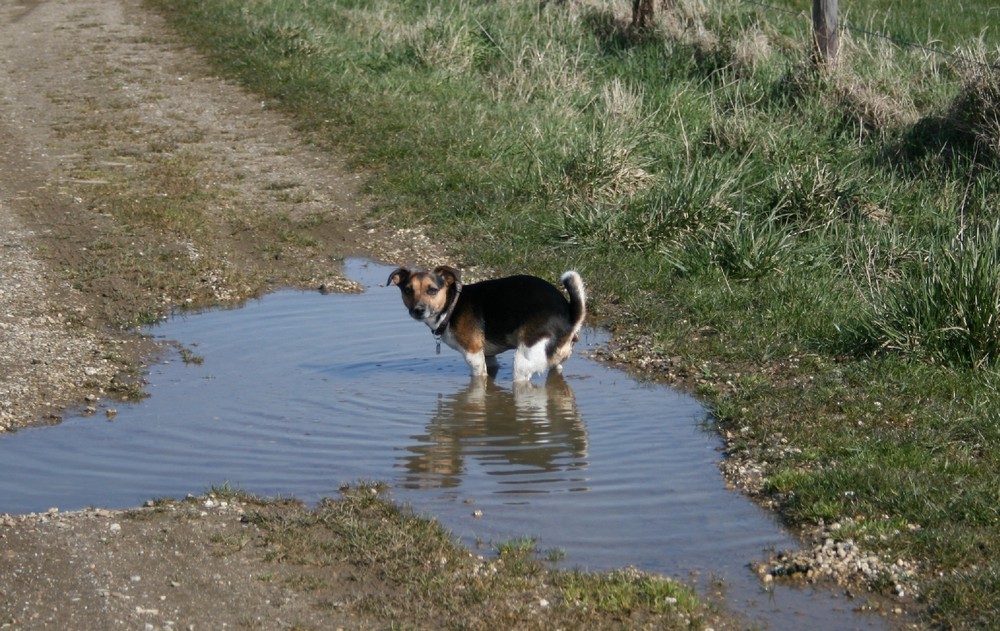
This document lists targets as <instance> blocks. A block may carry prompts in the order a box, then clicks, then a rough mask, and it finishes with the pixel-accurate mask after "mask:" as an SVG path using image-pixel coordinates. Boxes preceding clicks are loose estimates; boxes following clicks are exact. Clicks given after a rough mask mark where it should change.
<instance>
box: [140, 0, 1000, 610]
mask: <svg viewBox="0 0 1000 631" xmlns="http://www.w3.org/2000/svg"><path fill="white" fill-rule="evenodd" d="M150 1H151V3H152V4H153V5H155V6H159V7H161V8H162V9H163V11H164V12H165V13H166V14H167V15H168V16H169V18H170V19H171V20H172V21H173V23H174V24H175V25H176V27H177V28H178V30H179V31H180V32H183V33H185V34H186V35H187V36H189V37H190V38H191V40H192V41H194V42H196V43H197V44H198V45H199V46H201V47H202V48H203V49H204V50H205V51H206V53H207V54H208V55H209V56H210V57H211V58H212V59H213V60H214V61H215V62H217V63H218V65H219V68H220V69H221V71H222V72H225V73H227V74H229V75H231V76H233V77H236V78H238V79H239V80H240V81H242V82H244V83H245V84H246V85H247V86H248V87H249V88H250V89H253V90H257V91H260V92H261V93H264V94H266V95H267V96H269V97H270V98H272V99H275V100H276V101H278V102H280V103H281V104H282V106H283V107H286V108H288V110H289V111H290V112H291V113H292V114H293V115H294V116H295V117H296V120H298V121H299V123H300V125H301V127H302V129H303V131H304V132H307V133H310V134H312V136H313V137H314V138H315V139H316V140H317V141H318V142H320V143H329V145H330V146H339V147H346V148H348V149H349V150H350V151H351V152H353V155H354V156H355V161H356V164H357V166H359V167H365V168H368V169H371V170H373V171H374V172H375V173H376V174H377V175H376V176H375V177H374V178H373V180H372V183H371V187H372V193H373V194H375V195H377V196H378V198H379V199H381V200H382V201H383V204H382V207H381V209H380V213H381V214H382V218H383V219H382V220H383V221H386V222H396V223H399V224H408V223H411V222H418V223H423V224H425V225H429V226H430V227H431V231H432V232H433V234H434V235H435V238H437V239H439V240H442V241H445V242H449V243H453V244H455V252H456V257H457V259H458V261H457V262H458V263H460V264H468V265H482V266H487V267H493V268H498V269H503V270H518V271H521V270H531V271H534V272H536V273H538V274H541V275H544V276H548V277H555V276H556V274H557V273H558V272H560V271H561V270H563V269H566V268H569V267H575V268H576V269H578V270H580V271H581V272H582V273H583V275H584V277H585V278H586V279H587V281H588V285H589V288H590V291H591V293H592V294H593V296H594V300H593V304H594V307H595V311H596V313H597V315H598V317H599V318H601V319H602V320H604V321H605V322H607V323H608V324H609V325H610V326H611V327H613V328H614V329H615V330H616V332H617V333H618V340H619V341H620V342H621V344H622V349H623V351H622V352H623V354H625V355H627V356H631V357H633V358H635V357H638V356H640V355H641V356H643V357H644V358H646V359H647V360H649V361H647V362H646V365H658V366H662V367H663V371H662V374H661V376H664V377H670V378H674V379H676V380H678V381H680V382H682V383H687V384H691V386H692V387H694V388H695V389H696V390H697V392H698V393H699V394H700V395H701V396H703V397H704V398H705V399H706V401H708V402H709V403H710V404H711V405H712V406H713V409H714V410H715V412H716V415H717V417H718V419H719V427H720V430H721V431H722V432H723V433H724V435H725V436H726V437H727V439H728V441H729V446H730V455H731V457H732V459H733V460H734V461H745V462H752V463H756V464H757V465H759V466H760V467H761V468H762V471H763V476H762V478H761V480H760V484H759V485H757V486H754V487H752V488H751V489H750V490H751V492H754V493H759V494H761V496H762V497H766V498H768V499H769V500H770V501H771V502H773V505H774V506H775V507H776V508H777V509H778V510H779V511H780V512H781V514H782V515H783V516H784V517H785V518H786V519H787V520H788V522H789V523H791V524H793V525H797V526H802V527H805V528H810V527H821V528H825V529H827V532H828V533H829V534H830V535H831V536H834V537H837V538H842V539H844V540H848V539H849V540H850V541H852V542H855V543H856V544H858V545H861V546H863V547H865V548H867V549H870V550H873V551H875V552H876V553H877V554H879V555H880V556H882V557H883V558H885V559H887V560H890V561H891V560H893V559H898V558H901V559H906V560H909V561H912V562H913V563H915V564H916V566H917V567H918V569H919V578H918V579H917V581H916V585H915V587H916V588H917V589H918V590H919V595H920V599H921V600H922V602H924V603H925V604H926V605H927V607H926V610H925V613H924V615H925V616H926V620H927V621H929V622H932V623H937V624H941V625H943V626H955V627H966V626H969V627H971V626H976V625H978V624H989V623H990V621H992V620H995V619H997V617H998V615H1000V609H998V608H1000V563H998V561H997V559H998V558H1000V535H998V533H1000V512H998V511H1000V508H998V507H1000V483H998V481H1000V475H998V474H1000V459H998V455H997V454H998V453H1000V449H998V447H1000V396H998V394H997V385H998V377H1000V373H998V370H997V369H998V365H1000V319H998V316H997V313H998V311H1000V289H998V282H1000V281H998V279H1000V260H998V258H997V255H996V253H997V251H998V250H1000V230H998V227H997V226H998V223H997V222H998V220H1000V219H998V216H997V213H996V209H997V207H998V201H1000V199H998V198H1000V177H997V176H998V173H997V166H998V164H1000V124H998V123H997V120H996V112H997V111H998V108H1000V75H998V73H997V72H996V70H995V67H991V66H989V65H988V63H993V62H995V61H996V56H995V55H993V56H990V55H989V54H987V53H986V52H985V51H987V50H989V49H990V46H995V42H990V41H989V40H983V39H973V37H975V36H978V35H979V33H978V31H977V30H976V29H975V28H974V23H975V19H969V15H970V14H971V15H973V17H974V16H975V15H983V14H985V11H986V10H987V9H988V7H987V4H988V3H985V2H982V3H974V2H973V3H964V4H963V7H965V8H964V9H958V8H955V9H953V10H952V11H951V14H950V15H949V18H953V19H949V21H948V26H949V29H948V33H949V37H951V38H953V41H954V42H956V43H959V42H962V43H964V46H963V48H962V50H960V51H959V52H961V54H962V55H961V57H950V56H938V55H932V54H927V53H926V52H925V51H922V50H919V49H898V48H895V47H894V46H892V45H891V44H889V43H887V42H886V41H884V40H863V39H859V38H857V37H856V36H854V35H852V34H851V33H845V36H844V42H843V46H844V49H843V59H842V63H841V64H840V66H839V67H838V68H837V69H835V70H832V71H827V72H818V71H817V70H816V69H815V68H813V67H812V66H811V65H810V64H809V62H808V59H809V50H808V48H807V46H806V45H805V42H807V41H808V37H809V34H808V30H807V29H808V22H807V21H803V20H801V19H799V18H798V17H796V16H794V15H791V14H788V15H789V17H787V18H783V17H782V15H785V14H780V13H779V14H775V13H774V12H771V11H768V10H765V9H763V8H761V7H759V6H757V5H754V4H752V3H736V2H719V3H712V4H711V5H710V6H709V3H703V2H697V1H695V0H690V1H687V2H683V1H682V2H678V3H677V7H676V8H675V9H673V10H671V11H669V12H665V13H664V14H662V15H661V16H660V18H659V20H658V22H657V26H656V28H654V29H652V30H650V31H647V32H643V33H636V32H631V31H629V30H628V28H627V26H626V24H627V17H628V7H627V6H625V5H608V4H588V3H569V4H566V3H550V4H544V5H539V4H537V3H511V2H495V3H486V4H476V3H467V2H461V1H455V2H451V1H445V2H440V3H435V4H432V5H428V4H426V3H420V2H408V1H404V2H401V3H395V4H391V5H386V4H383V3H373V2H365V1H361V2H354V1H351V2H347V1H336V2H324V3H312V2H305V1H304V0H303V1H300V2H284V1H282V2H277V1H269V0H258V1H256V2H253V3H246V2H237V1H235V0H219V1H217V2H212V3H202V2H195V1H194V0H190V1H186V0H182V1H180V2H169V3H167V2H162V1H160V0H150ZM916 4H921V3H916ZM931 6H932V3H927V7H928V8H927V11H930V7H931ZM913 10H914V11H917V9H913ZM952 14H953V15H952ZM913 15H917V14H916V13H914V14H913ZM921 15H922V16H923V17H922V18H921V19H925V18H926V16H927V13H925V14H921ZM870 19H875V18H870ZM913 19H914V21H916V19H917V18H916V17H914V18H913ZM952 25H954V28H950V27H951V26H952ZM963 29H965V30H963ZM970 31H971V33H970ZM986 35H987V36H990V33H988V32H987V33H986ZM992 36H994V37H995V36H996V34H995V33H994V34H992ZM965 58H972V59H976V60H979V61H980V62H982V63H971V64H970V63H967V62H965V61H962V59H965ZM833 523H835V524H837V525H838V526H839V528H837V529H831V528H830V525H831V524H833ZM884 583H886V584H888V582H884ZM879 584H880V583H879V581H877V580H876V581H873V585H874V586H875V587H878V586H879Z"/></svg>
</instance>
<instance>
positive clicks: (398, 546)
mask: <svg viewBox="0 0 1000 631" xmlns="http://www.w3.org/2000/svg"><path fill="white" fill-rule="evenodd" d="M384 491H385V488H384V487H383V486H381V485H379V484H373V483H361V484H358V485H356V486H351V487H345V488H343V489H341V493H342V495H341V497H339V498H336V499H329V500H324V501H323V502H321V503H320V504H319V505H318V506H317V507H316V508H314V509H308V508H306V507H304V506H302V505H301V504H300V503H298V502H295V501H283V500H271V501H263V500H259V499H254V498H247V497H245V496H243V497H242V498H241V499H242V501H244V502H246V503H247V504H248V505H249V507H248V509H247V510H246V512H245V514H244V521H245V522H246V523H248V524H252V525H253V526H254V527H255V531H254V535H253V539H254V540H253V541H252V545H253V546H254V547H255V549H257V550H258V551H259V552H260V554H261V555H263V556H264V557H265V558H267V559H270V560H272V561H276V562H277V561H280V562H281V563H282V564H283V567H284V568H289V567H291V568H292V569H291V570H289V572H288V573H287V576H285V578H284V579H283V580H284V583H285V584H287V585H288V586H289V587H292V588H294V589H296V590H298V591H308V592H310V594H311V597H312V598H313V600H314V601H315V602H323V601H330V602H337V603H338V605H337V608H338V609H339V610H341V611H347V612H350V611H352V610H353V611H358V612H360V613H363V614H366V615H370V616H374V617H375V618H377V619H378V620H379V621H380V623H381V624H383V625H388V626H389V627H393V628H395V627H397V626H402V627H411V626H413V625H414V624H415V623H416V622H415V621H419V624H416V626H417V627H419V628H468V629H497V628H518V629H553V628H581V625H585V626H586V627H587V628H594V629H612V628H621V624H622V620H623V619H629V618H631V619H632V620H634V621H641V625H645V627H647V628H661V629H662V628H671V629H675V628H694V629H698V628H703V627H704V626H706V625H707V624H708V623H709V622H710V621H712V620H713V617H714V615H715V613H714V612H713V611H712V610H711V609H709V608H707V607H706V606H705V605H703V604H702V603H701V602H700V601H699V600H698V599H697V597H696V596H695V591H694V589H693V588H692V587H690V586H687V585H684V584H681V583H678V582H676V581H672V580H667V579H663V578H660V577H656V576H650V575H646V574H643V573H640V572H637V571H634V570H629V571H618V572H611V573H605V574H596V573H583V572H569V571H561V570H552V569H549V568H547V567H546V566H545V564H544V563H543V561H541V560H539V558H538V555H537V550H536V549H535V546H534V542H532V541H531V540H520V539H519V540H512V541H510V542H505V543H503V544H500V545H498V556H497V558H495V559H494V560H485V559H482V558H480V557H476V556H473V555H472V554H470V553H469V551H468V550H467V549H466V548H464V547H462V546H461V545H458V544H457V543H456V541H455V540H454V538H453V537H452V535H451V534H450V533H448V532H447V531H446V530H444V528H442V527H441V525H440V524H438V523H437V522H436V521H433V520H429V519H425V518H421V517H419V516H416V515H413V514H412V513H410V512H409V511H408V510H406V509H405V508H402V507H400V506H398V505H396V504H394V503H392V502H390V501H387V500H386V499H384V498H383V497H382V495H383V492H384ZM213 543H215V544H216V547H217V548H218V550H219V552H218V554H220V555H225V554H231V553H233V552H236V551H238V550H241V549H243V547H244V546H246V545H248V541H247V540H246V539H244V538H231V539H226V538H218V539H216V540H215V541H214V542H213ZM345 566H346V567H351V568H353V569H352V570H351V571H350V572H346V571H344V570H343V568H344V567H345ZM328 570H332V572H330V571H328ZM283 571H284V570H283ZM342 575H349V578H347V579H346V580H347V581H348V582H349V589H347V590H346V591H347V593H350V594H352V595H353V596H352V600H350V601H349V602H342V601H339V600H337V599H338V598H339V597H342V596H343V594H344V593H345V590H344V588H343V587H342V586H341V585H339V584H338V583H339V582H341V581H343V580H344V579H343V578H338V577H339V576H342ZM269 580H276V579H275V578H274V576H271V577H270V579H269ZM641 625H638V626H641Z"/></svg>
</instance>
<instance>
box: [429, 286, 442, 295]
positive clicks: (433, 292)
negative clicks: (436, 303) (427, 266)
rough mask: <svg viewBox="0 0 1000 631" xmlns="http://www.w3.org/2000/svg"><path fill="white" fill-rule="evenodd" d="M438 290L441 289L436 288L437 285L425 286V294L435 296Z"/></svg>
mask: <svg viewBox="0 0 1000 631" xmlns="http://www.w3.org/2000/svg"><path fill="white" fill-rule="evenodd" d="M439 291H441V290H440V289H438V288H437V287H428V288H427V295H428V296H436V295H437V292H439Z"/></svg>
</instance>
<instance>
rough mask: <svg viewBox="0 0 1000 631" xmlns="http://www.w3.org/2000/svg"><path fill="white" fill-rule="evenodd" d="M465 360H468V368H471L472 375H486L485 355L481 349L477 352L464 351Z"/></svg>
mask: <svg viewBox="0 0 1000 631" xmlns="http://www.w3.org/2000/svg"><path fill="white" fill-rule="evenodd" d="M465 361H466V362H468V364H469V368H471V369H472V376H473V377H485V376H486V374H487V372H486V355H485V354H484V353H483V352H482V351H479V352H478V353H468V352H467V353H465Z"/></svg>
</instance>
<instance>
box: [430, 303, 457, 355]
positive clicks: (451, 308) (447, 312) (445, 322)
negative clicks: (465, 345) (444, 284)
mask: <svg viewBox="0 0 1000 631" xmlns="http://www.w3.org/2000/svg"><path fill="white" fill-rule="evenodd" d="M461 293H462V288H461V287H456V288H455V297H454V298H452V299H451V304H450V305H448V308H447V309H445V312H444V317H443V318H442V319H441V324H439V325H438V327H437V328H436V329H434V330H433V331H431V333H433V334H434V337H435V338H437V341H438V352H440V351H441V336H442V335H444V330H445V329H447V328H448V322H450V321H451V314H452V312H453V311H454V310H455V305H457V304H458V296H459V295H460V294H461Z"/></svg>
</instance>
